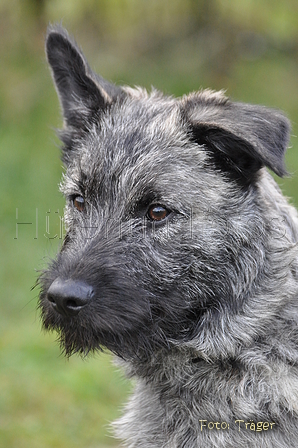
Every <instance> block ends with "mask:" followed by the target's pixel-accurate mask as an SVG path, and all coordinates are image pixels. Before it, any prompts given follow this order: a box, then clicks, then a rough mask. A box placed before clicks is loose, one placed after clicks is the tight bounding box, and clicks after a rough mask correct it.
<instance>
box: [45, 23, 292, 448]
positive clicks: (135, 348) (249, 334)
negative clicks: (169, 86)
mask: <svg viewBox="0 0 298 448" xmlns="http://www.w3.org/2000/svg"><path fill="white" fill-rule="evenodd" d="M47 56H48V60H49V63H50V66H51V69H52V72H53V77H54V81H55V85H56V87H57V91H58V94H59V97H60V100H61V105H62V109H63V114H64V120H65V123H64V129H63V131H62V132H61V139H62V141H63V143H64V147H63V155H62V157H63V161H64V162H65V165H66V172H65V175H64V179H63V182H62V186H61V189H62V191H63V192H64V194H65V196H66V199H67V206H66V212H65V220H66V223H67V227H68V231H67V236H66V239H65V242H64V245H63V247H62V250H61V252H60V254H59V255H58V256H57V259H56V260H54V261H53V262H52V264H51V266H50V267H49V269H48V270H46V271H45V272H43V273H42V275H41V277H40V284H41V294H40V308H41V311H42V319H43V323H44V326H45V328H48V329H50V330H56V331H58V333H59V335H60V339H61V345H62V348H63V349H64V351H65V353H66V354H67V355H70V354H72V353H74V352H79V353H82V354H86V353H88V352H89V351H93V350H100V349H101V347H108V348H109V349H110V350H111V351H112V352H114V353H115V354H116V355H117V356H118V359H119V363H120V364H121V365H123V367H124V369H125V370H126V373H127V374H128V375H129V376H131V377H134V378H136V388H135V392H134V394H133V396H132V398H131V399H130V401H129V403H128V405H127V407H126V412H125V414H124V417H122V418H121V419H120V420H119V421H118V422H116V423H115V431H116V434H117V435H118V436H119V438H121V439H122V440H123V446H126V447H130V448H195V447H200V448H211V447H212V448H297V446H298V325H297V324H298V300H297V297H298V249H297V238H298V218H297V213H296V211H295V209H294V208H293V207H292V206H290V205H289V204H288V203H287V201H286V199H285V198H284V197H283V195H282V193H281V192H280V190H279V188H278V187H277V185H276V183H275V181H274V180H273V178H272V177H271V175H270V174H269V173H268V171H267V169H266V166H267V167H269V168H271V169H272V170H273V171H275V173H277V174H278V175H283V174H285V167H284V152H285V150H286V147H287V144H288V138H289V124H288V121H287V119H286V118H285V117H284V116H283V115H282V114H281V113H280V112H278V111H275V110H271V109H267V108H263V107H260V106H250V105H246V104H240V103H233V102H231V101H230V100H229V99H227V98H226V97H225V96H224V95H223V94H222V93H221V92H219V93H216V92H212V91H209V90H206V91H201V92H197V93H192V94H190V95H188V96H185V97H183V98H181V99H175V98H170V97H165V96H163V95H162V94H160V93H159V92H157V91H154V90H153V91H152V92H151V93H147V92H146V91H145V90H143V89H139V88H136V89H132V88H128V87H123V88H120V87H116V86H114V85H112V84H110V83H108V82H107V81H105V80H103V79H102V78H100V77H99V76H97V75H95V74H94V73H93V72H92V70H91V69H90V68H89V66H88V64H87V62H86V61H85V58H84V56H83V54H82V53H81V51H80V50H79V48H78V47H77V46H76V44H75V43H74V42H73V41H72V40H71V39H70V38H69V36H68V35H67V32H66V31H65V30H63V29H62V28H59V27H54V28H50V29H49V32H48V36H47ZM77 200H79V201H81V202H79V204H80V203H82V204H83V206H82V209H80V206H79V207H78V205H77V204H76V201H77ZM74 204H75V205H76V206H77V208H75V206H74ZM155 206H156V207H159V209H158V210H159V212H160V210H161V211H162V212H163V211H166V216H165V217H164V218H163V219H161V220H157V219H156V213H157V212H156V210H157V209H156V208H155ZM160 207H161V209H160ZM152 208H153V209H154V210H153V211H154V215H153V216H154V217H153V218H152V214H150V211H152Z"/></svg>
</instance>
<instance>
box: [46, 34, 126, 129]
mask: <svg viewBox="0 0 298 448" xmlns="http://www.w3.org/2000/svg"><path fill="white" fill-rule="evenodd" d="M46 53H47V58H48V62H49V64H50V66H51V69H52V74H53V79H54V82H55V85H56V89H57V92H58V95H59V98H60V102H61V106H62V110H63V115H64V119H65V124H66V126H70V127H72V128H76V129H81V128H84V127H85V126H86V124H87V123H88V122H90V119H92V117H93V116H94V115H95V114H97V115H99V114H100V113H101V112H102V111H104V110H105V109H106V107H108V105H109V104H111V103H112V102H113V100H114V99H115V97H116V96H118V95H120V94H123V91H122V89H121V88H120V87H119V88H118V87H116V86H115V85H113V84H110V83H109V82H107V81H105V80H104V79H103V78H101V77H100V76H98V75H96V74H95V73H94V72H92V70H91V69H90V67H89V65H88V63H87V61H86V59H85V57H84V55H83V54H82V52H81V51H80V50H79V48H78V47H77V45H76V44H75V42H74V41H73V40H72V39H70V37H69V36H68V34H67V31H66V30H64V29H63V28H62V27H60V26H55V27H49V28H48V33H47V38H46Z"/></svg>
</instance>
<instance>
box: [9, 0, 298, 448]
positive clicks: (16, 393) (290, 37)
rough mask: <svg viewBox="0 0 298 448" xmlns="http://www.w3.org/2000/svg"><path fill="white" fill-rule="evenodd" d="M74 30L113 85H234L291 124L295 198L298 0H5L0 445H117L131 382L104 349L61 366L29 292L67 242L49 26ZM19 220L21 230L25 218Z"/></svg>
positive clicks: (234, 90)
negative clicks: (115, 426) (117, 424)
mask: <svg viewBox="0 0 298 448" xmlns="http://www.w3.org/2000/svg"><path fill="white" fill-rule="evenodd" d="M61 21H62V23H63V25H64V26H66V27H67V28H68V30H69V31H70V33H72V34H74V35H75V36H76V39H77V41H78V42H79V43H80V45H81V46H82V47H83V49H84V51H85V53H86V55H87V57H88V59H89V61H90V63H91V66H92V67H93V68H94V69H95V70H97V71H98V72H100V73H101V74H102V75H103V76H104V77H106V78H107V79H109V80H112V81H114V82H117V83H119V84H121V83H127V84H130V85H135V84H139V85H142V86H145V87H147V88H150V87H151V85H154V86H155V87H157V88H159V89H161V90H164V91H165V92H166V93H169V94H174V95H181V94H183V93H187V92H188V91H191V90H198V89H199V88H201V87H211V88H213V89H226V91H227V94H228V95H229V96H231V97H232V98H233V99H235V100H240V101H247V102H252V103H259V104H266V105H268V106H272V107H276V108H280V109H283V110H284V111H285V112H286V114H287V115H288V116H289V118H290V119H291V120H292V123H293V130H292V134H293V138H292V141H291V146H292V148H291V149H290V150H289V151H288V154H287V166H288V169H289V171H290V173H291V174H292V177H291V178H289V179H282V180H281V181H280V184H281V186H282V188H283V190H284V192H285V193H286V194H287V195H288V196H290V197H291V201H292V202H293V203H294V204H296V205H298V188H297V187H298V175H297V174H298V173H297V169H298V147H297V146H298V143H297V139H296V140H295V138H294V136H295V134H297V132H298V125H297V123H298V76H297V73H298V2H297V0H283V1H280V0H241V1H239V0H150V1H149V0H0V105H1V107H0V194H1V196H0V199H1V207H0V216H1V218H0V236H1V261H0V265H1V271H0V275H1V288H0V307H1V312H0V446H1V447H5V448H8V447H9V448H12V447H13V448H43V447H45V448H48V447H55V448H56V447H59V448H70V447H72V448H76V447H78V448H79V447H80V448H82V447H86V448H95V447H96V448H104V447H111V446H117V442H115V441H114V440H113V438H111V437H110V436H108V433H109V431H108V424H109V422H110V421H111V420H113V419H114V418H116V417H117V416H119V415H120V414H121V404H122V403H124V402H125V399H126V397H127V394H128V391H129V389H130V387H131V386H130V384H129V383H128V382H127V381H126V380H125V379H124V378H123V376H122V374H121V373H120V372H119V371H118V370H117V369H116V368H114V367H113V366H112V364H111V358H110V356H109V355H108V354H105V355H100V356H99V355H98V356H96V357H94V358H92V359H88V360H86V361H82V360H81V359H80V358H76V357H73V358H71V359H70V360H69V361H66V360H65V359H64V358H63V357H62V356H61V355H60V353H59V348H58V345H57V343H56V342H55V335H54V334H44V333H42V332H41V329H40V322H39V316H38V312H37V311H36V304H37V294H38V291H37V290H36V289H35V290H33V291H32V290H31V287H32V285H34V283H35V280H36V278H37V270H38V269H42V268H43V266H44V265H45V263H46V262H47V259H48V258H49V257H51V256H53V255H54V254H55V252H56V250H57V248H58V247H59V245H60V244H61V240H62V237H63V229H62V228H61V216H62V211H63V198H62V197H61V195H60V194H59V192H58V189H57V184H58V182H59V179H60V175H61V171H62V169H61V162H60V160H59V142H58V140H57V138H56V136H55V132H54V128H58V127H59V126H60V125H61V117H60V114H59V104H58V100H57V97H56V93H55V90H54V87H53V85H52V81H51V78H50V74H49V70H48V68H47V65H46V62H45V57H44V51H43V46H44V36H45V31H46V26H47V24H48V22H61ZM21 223H23V224H21Z"/></svg>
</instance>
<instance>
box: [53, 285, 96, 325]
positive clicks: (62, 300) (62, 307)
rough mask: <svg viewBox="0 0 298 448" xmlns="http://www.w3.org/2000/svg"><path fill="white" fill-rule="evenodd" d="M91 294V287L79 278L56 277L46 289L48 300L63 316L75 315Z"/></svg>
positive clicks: (88, 300)
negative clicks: (63, 278)
mask: <svg viewBox="0 0 298 448" xmlns="http://www.w3.org/2000/svg"><path fill="white" fill-rule="evenodd" d="M92 296H93V288H92V287H91V286H90V285H88V284H87V283H84V282H82V281H79V280H72V279H68V280H62V279H61V278H59V277H58V278H56V280H54V281H53V283H52V284H51V286H50V287H49V289H48V294H47V297H48V301H49V302H51V304H52V307H53V308H54V309H55V310H56V311H57V312H58V313H60V314H62V315H64V316H75V315H76V314H78V313H79V312H80V311H81V309H82V308H84V307H85V306H86V305H88V303H90V300H91V298H92Z"/></svg>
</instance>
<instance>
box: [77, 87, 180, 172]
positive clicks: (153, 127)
mask: <svg viewBox="0 0 298 448" xmlns="http://www.w3.org/2000/svg"><path fill="white" fill-rule="evenodd" d="M187 140H188V137H187V134H186V132H185V128H184V126H183V123H182V119H181V115H180V112H179V107H178V105H177V102H176V100H174V99H172V98H167V97H162V96H157V95H156V94H155V95H151V96H149V95H148V96H146V95H145V94H143V95H142V96H140V97H136V98H134V97H128V98H127V100H126V101H124V102H123V103H121V104H117V103H116V104H115V105H113V106H112V107H111V109H110V110H108V111H107V113H105V114H104V115H103V116H102V117H101V120H100V122H99V123H98V124H96V123H94V124H92V126H90V128H89V132H88V133H87V134H86V136H85V138H84V141H83V142H82V145H81V149H80V150H79V151H78V155H79V159H80V160H79V163H80V166H81V168H82V169H83V170H84V171H85V172H88V171H90V168H91V169H92V172H93V173H94V169H95V168H96V167H97V168H98V169H99V170H102V169H103V168H104V169H105V171H107V170H108V171H109V172H110V173H112V172H114V171H117V172H118V171H119V169H121V168H124V167H125V166H130V167H131V166H133V165H135V164H136V162H137V161H138V159H144V158H147V159H151V161H152V163H153V162H154V160H156V161H158V159H160V158H161V159H163V160H165V159H167V158H168V157H169V156H173V154H172V152H173V148H174V147H183V146H185V144H186V141H187Z"/></svg>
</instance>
